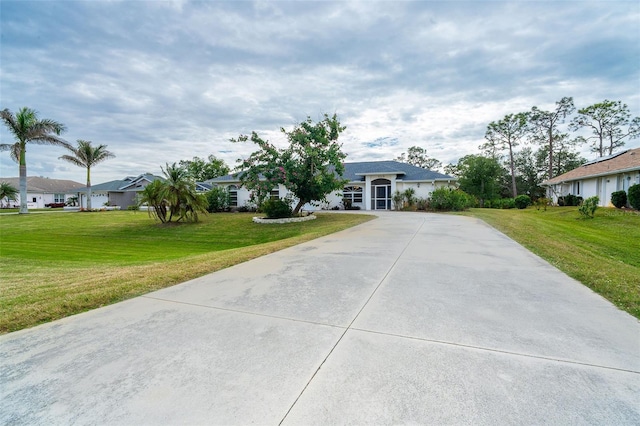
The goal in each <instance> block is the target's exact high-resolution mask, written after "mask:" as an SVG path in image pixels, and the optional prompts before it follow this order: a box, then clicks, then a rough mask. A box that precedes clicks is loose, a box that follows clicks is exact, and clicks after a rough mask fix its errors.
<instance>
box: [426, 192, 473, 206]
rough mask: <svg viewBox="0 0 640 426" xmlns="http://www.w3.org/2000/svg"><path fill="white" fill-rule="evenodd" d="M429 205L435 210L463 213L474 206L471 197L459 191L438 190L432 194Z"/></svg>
mask: <svg viewBox="0 0 640 426" xmlns="http://www.w3.org/2000/svg"><path fill="white" fill-rule="evenodd" d="M429 204H430V205H431V207H432V208H433V209H434V210H441V211H445V210H453V211H462V210H465V209H467V208H469V207H470V206H471V205H472V204H473V200H472V199H471V197H470V196H469V195H468V194H467V193H466V192H464V191H461V190H459V189H455V190H452V189H449V188H438V189H436V190H435V191H433V192H432V193H431V199H430V201H429Z"/></svg>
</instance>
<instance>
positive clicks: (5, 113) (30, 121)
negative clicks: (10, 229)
mask: <svg viewBox="0 0 640 426" xmlns="http://www.w3.org/2000/svg"><path fill="white" fill-rule="evenodd" d="M0 118H2V121H3V122H4V124H5V126H7V129H8V130H9V132H11V133H13V136H15V139H16V142H15V143H12V144H6V143H3V144H0V151H11V157H12V158H13V159H14V160H15V161H16V162H18V164H19V170H20V213H29V210H28V209H27V161H26V152H27V144H28V143H33V144H38V145H57V146H63V147H65V148H70V147H71V145H69V144H68V143H67V142H66V141H65V140H64V139H61V138H59V137H58V136H59V135H60V133H62V132H63V131H64V130H65V126H64V124H61V123H58V122H57V121H54V120H50V119H47V118H43V119H42V120H40V119H38V113H37V112H36V111H35V110H33V109H31V108H27V107H23V108H21V109H20V110H19V111H18V112H17V113H16V115H13V113H12V112H11V111H9V110H8V109H6V108H5V109H4V110H2V111H0Z"/></svg>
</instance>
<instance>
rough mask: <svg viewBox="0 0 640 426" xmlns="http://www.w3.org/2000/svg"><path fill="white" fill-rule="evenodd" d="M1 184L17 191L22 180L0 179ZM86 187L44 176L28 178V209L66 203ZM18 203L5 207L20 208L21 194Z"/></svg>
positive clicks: (78, 183)
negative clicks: (5, 184)
mask: <svg viewBox="0 0 640 426" xmlns="http://www.w3.org/2000/svg"><path fill="white" fill-rule="evenodd" d="M0 182H6V183H8V184H10V185H11V186H13V187H14V188H16V189H19V188H20V178H18V177H8V178H0ZM84 186H85V185H84V184H82V183H80V182H75V181H73V180H65V179H49V178H46V177H42V176H27V208H29V209H43V208H45V206H47V205H48V204H51V203H56V204H57V203H65V202H66V201H67V200H69V198H71V197H74V196H76V193H77V191H78V189H79V188H82V187H84ZM16 198H17V200H16V201H11V202H10V203H9V205H6V200H5V205H4V206H3V207H14V206H15V207H18V206H20V194H18V195H17V197H16Z"/></svg>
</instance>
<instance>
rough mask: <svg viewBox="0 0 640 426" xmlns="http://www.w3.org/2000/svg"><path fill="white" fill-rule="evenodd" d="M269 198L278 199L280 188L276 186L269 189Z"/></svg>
mask: <svg viewBox="0 0 640 426" xmlns="http://www.w3.org/2000/svg"><path fill="white" fill-rule="evenodd" d="M271 199H272V200H279V199H280V188H278V187H277V186H276V187H275V188H273V189H272V190H271Z"/></svg>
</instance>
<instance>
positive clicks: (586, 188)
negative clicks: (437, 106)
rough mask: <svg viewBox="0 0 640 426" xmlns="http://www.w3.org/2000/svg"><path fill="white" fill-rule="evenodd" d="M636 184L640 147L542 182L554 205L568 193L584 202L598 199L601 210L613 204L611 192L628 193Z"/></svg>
mask: <svg viewBox="0 0 640 426" xmlns="http://www.w3.org/2000/svg"><path fill="white" fill-rule="evenodd" d="M635 184H640V148H635V149H628V150H626V151H622V152H619V153H617V154H613V155H609V156H607V157H601V158H598V159H596V160H593V161H590V162H588V163H586V164H583V165H582V166H580V167H578V168H576V169H573V170H571V171H569V172H567V173H564V174H562V175H560V176H556V177H554V178H553V179H549V180H547V181H544V182H542V185H543V186H546V187H548V188H549V189H550V190H551V194H552V197H553V202H554V203H557V202H558V197H562V196H565V195H569V194H571V195H576V196H578V197H582V198H584V199H586V198H589V197H593V196H598V198H600V206H603V207H606V206H610V205H612V204H611V193H612V192H615V191H628V190H629V187H630V186H632V185H635Z"/></svg>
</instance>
